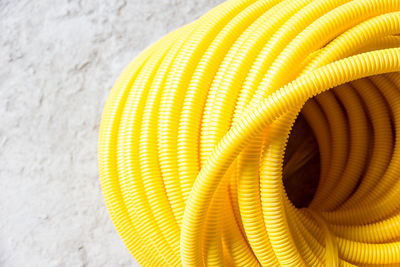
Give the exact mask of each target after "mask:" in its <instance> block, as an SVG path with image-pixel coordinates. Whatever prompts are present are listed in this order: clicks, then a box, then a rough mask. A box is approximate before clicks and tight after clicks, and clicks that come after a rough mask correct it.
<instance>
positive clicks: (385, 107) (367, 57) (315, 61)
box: [99, 0, 400, 266]
mask: <svg viewBox="0 0 400 267" xmlns="http://www.w3.org/2000/svg"><path fill="white" fill-rule="evenodd" d="M399 33H400V1H399V0H353V1H349V0H284V1H281V0H230V1H227V2H225V3H223V4H222V5H220V6H218V7H216V8H215V9H213V10H211V11H210V12H209V13H207V14H206V15H204V16H203V17H201V18H200V19H198V20H196V21H195V22H193V23H191V24H189V25H186V26H184V27H182V28H180V29H178V30H176V31H174V32H172V33H170V34H168V35H167V36H165V37H163V38H162V39H161V40H160V41H158V42H157V43H155V44H154V45H152V46H150V47H149V48H148V49H146V50H145V51H144V52H142V53H141V54H140V55H139V56H138V57H137V58H136V59H134V60H133V62H132V63H131V64H130V65H129V66H128V67H127V68H126V69H125V70H124V72H123V73H122V75H121V76H120V77H119V79H118V80H117V82H116V84H115V86H114V88H113V89H112V91H111V94H110V96H109V98H108V101H107V103H106V107H105V109H104V112H103V116H102V121H101V127H100V139H99V162H100V176H101V185H102V189H103V192H104V197H105V200H106V204H107V207H108V210H109V212H110V215H111V217H112V220H113V222H114V224H115V227H116V228H117V230H118V232H119V234H120V236H121V238H122V239H123V241H124V243H125V245H126V246H127V247H128V249H129V251H130V252H131V253H132V254H133V256H134V257H135V258H136V259H137V261H138V262H139V263H140V264H141V265H143V266H400V179H399V177H400V148H399V142H398V141H399V140H400V75H399V73H398V72H399V71H400V36H399ZM300 113H301V116H302V117H304V119H305V121H306V122H307V124H308V125H309V127H310V128H311V130H312V134H313V136H315V140H316V142H317V144H318V157H319V162H320V171H319V183H318V187H317V189H316V192H315V194H314V197H313V199H312V201H311V203H310V204H309V205H307V206H306V207H302V208H299V207H296V206H295V205H294V204H293V203H292V201H291V200H290V199H289V197H288V195H287V193H286V190H285V187H284V183H283V180H284V179H283V176H284V175H283V173H285V174H286V173H295V171H296V169H297V168H300V165H301V164H303V163H302V162H305V161H307V160H308V159H307V155H308V154H307V153H308V152H307V150H313V148H310V147H309V146H308V145H303V146H302V147H298V148H297V149H296V148H295V149H294V152H293V153H292V154H293V155H294V156H293V157H292V159H291V160H292V162H294V163H292V164H289V163H288V164H285V165H284V155H285V151H286V149H287V147H286V144H287V140H288V138H289V136H290V134H291V130H292V126H293V124H294V122H295V120H296V118H298V116H299V114H300ZM314 150H315V149H314Z"/></svg>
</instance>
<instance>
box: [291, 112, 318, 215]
mask: <svg viewBox="0 0 400 267" xmlns="http://www.w3.org/2000/svg"><path fill="white" fill-rule="evenodd" d="M320 168H321V167H320V159H319V150H318V144H317V140H316V138H315V136H314V134H313V132H312V130H311V128H310V126H308V124H307V122H306V120H305V119H304V117H303V116H302V115H301V114H300V115H299V116H298V117H297V119H296V122H295V124H294V126H293V129H292V131H291V134H290V136H289V141H288V145H287V148H286V152H285V157H284V168H283V183H284V186H285V190H286V192H287V194H288V197H289V199H290V201H291V202H292V203H293V204H294V205H295V206H296V207H297V208H303V207H307V206H308V205H309V204H310V202H311V200H312V198H313V196H314V194H315V191H316V189H317V186H318V182H319V175H320Z"/></svg>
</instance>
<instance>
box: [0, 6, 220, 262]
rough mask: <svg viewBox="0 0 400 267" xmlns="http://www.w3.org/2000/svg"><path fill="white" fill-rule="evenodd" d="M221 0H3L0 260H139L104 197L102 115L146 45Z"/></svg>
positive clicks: (0, 17)
mask: <svg viewBox="0 0 400 267" xmlns="http://www.w3.org/2000/svg"><path fill="white" fill-rule="evenodd" d="M221 2H222V0H186V1H185V0H131V1H128V0H122V1H119V0H110V1H93V0H63V1H58V0H56V1H55V0H37V1H30V0H19V1H15V0H0V46H1V47H0V66H1V68H0V266H7V267H8V266H11V267H13V266H18V267H19V266H132V265H133V266H134V265H135V263H134V260H133V259H132V257H131V256H130V254H129V252H128V251H127V250H126V249H125V247H124V245H123V244H122V241H121V240H120V239H119V236H118V234H117V233H116V231H115V230H114V228H113V226H112V223H111V221H110V218H109V216H108V213H107V211H106V209H105V206H104V201H103V197H102V194H101V190H100V185H99V177H98V170H97V135H98V128H99V122H100V116H101V112H102V109H103V105H104V103H105V100H106V98H107V95H108V93H109V91H110V89H111V86H112V84H113V83H114V81H115V80H116V78H117V76H118V75H119V73H120V72H121V71H122V69H123V68H124V67H125V66H126V65H127V64H128V63H129V61H131V60H132V59H133V58H134V57H135V56H136V55H137V54H138V53H139V52H140V51H141V50H143V49H144V48H145V47H146V46H148V45H149V44H150V43H152V42H154V41H156V40H157V39H159V38H160V36H162V35H164V34H166V33H167V32H170V31H171V30H173V29H175V28H177V27H179V26H181V25H182V24H185V23H187V22H189V21H192V20H194V19H196V18H198V17H199V16H200V15H201V14H203V13H204V12H206V11H207V10H209V9H210V8H212V7H214V6H215V5H217V4H218V3H221Z"/></svg>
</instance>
